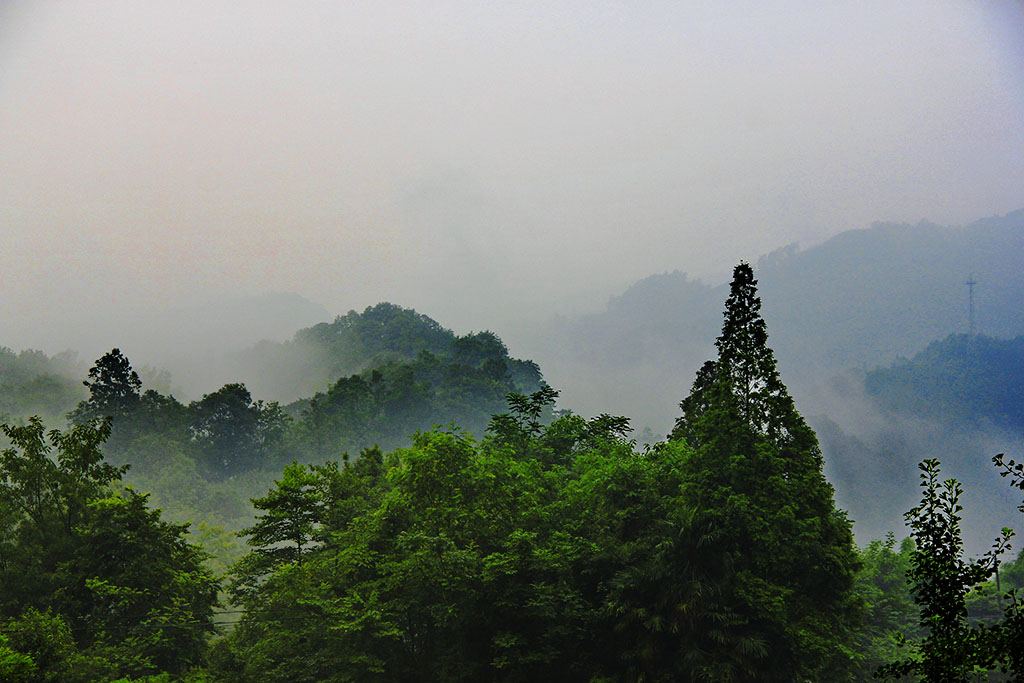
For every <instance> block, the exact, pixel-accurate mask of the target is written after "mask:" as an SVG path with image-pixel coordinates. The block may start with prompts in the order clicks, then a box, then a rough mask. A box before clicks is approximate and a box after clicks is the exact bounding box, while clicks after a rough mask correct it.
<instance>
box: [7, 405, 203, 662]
mask: <svg viewBox="0 0 1024 683" xmlns="http://www.w3.org/2000/svg"><path fill="white" fill-rule="evenodd" d="M0 428H2V430H3V433H4V434H5V435H6V436H7V438H8V440H9V441H10V443H11V446H10V448H7V449H5V450H4V451H3V452H2V453H0V525H2V528H0V538H2V539H3V541H2V544H0V618H6V619H7V620H8V621H7V622H6V625H5V626H4V627H3V628H2V629H0V630H2V631H3V632H4V633H6V634H7V636H8V640H9V642H10V643H12V644H13V645H11V647H14V648H15V649H17V650H18V651H20V652H22V653H24V654H27V655H29V656H30V657H31V658H32V660H33V661H34V663H35V665H36V670H37V673H39V675H45V676H50V675H51V674H52V675H53V676H54V678H52V680H110V679H112V678H117V677H118V676H121V675H136V676H137V675H142V674H146V673H153V672H157V671H168V672H172V673H178V672H181V671H183V670H184V669H185V668H187V667H188V666H191V665H192V664H195V663H197V662H198V661H199V658H200V656H201V653H202V651H203V649H204V646H205V641H206V638H207V636H208V635H209V634H210V633H211V632H212V624H211V616H212V609H213V606H214V604H215V603H216V590H217V587H216V583H215V582H214V581H213V580H212V578H211V577H210V575H209V573H208V572H207V571H206V570H205V569H204V568H203V566H202V561H203V559H204V556H203V554H202V553H201V551H199V549H198V548H196V547H195V546H193V545H191V544H189V543H187V542H186V541H185V538H184V536H185V531H186V527H185V526H176V525H171V524H167V523H166V522H163V521H161V519H160V513H159V511H156V510H151V509H149V508H148V507H147V504H146V496H144V495H140V494H138V493H136V492H134V491H133V490H131V489H123V490H120V491H118V490H117V489H116V488H115V487H116V486H117V484H118V483H119V478H120V476H121V475H122V474H123V473H124V471H125V469H126V468H123V467H122V468H115V467H113V466H111V465H109V464H107V463H105V462H104V461H103V454H102V452H101V451H100V446H101V444H102V443H103V441H104V439H106V437H107V436H108V435H109V433H110V420H109V419H108V420H103V421H98V422H93V423H87V424H81V425H76V426H74V427H73V428H72V429H71V430H70V431H68V432H66V433H61V432H60V431H58V430H52V431H50V432H49V433H46V432H45V430H44V428H43V425H42V422H41V421H40V420H39V419H38V418H32V419H31V420H30V421H29V423H28V424H27V425H24V426H9V425H3V426H2V427H0ZM38 610H46V612H45V613H43V612H39V611H38ZM41 620H43V621H46V623H48V624H50V625H48V626H47V625H43V626H39V624H40V623H42V621H41ZM60 624H63V625H64V626H60ZM61 629H64V630H66V631H67V632H68V633H70V634H72V635H73V639H71V637H70V636H69V637H68V638H63V637H62V639H61V640H60V642H59V643H57V645H54V644H52V643H51V644H50V645H46V647H44V646H43V645H42V644H39V643H37V641H39V638H41V637H42V636H41V635H40V634H48V636H52V637H56V635H59V634H60V633H64V631H63V630H61ZM27 634H36V635H34V636H32V637H31V638H30V637H29V635H27ZM33 638H35V640H33ZM39 642H42V641H39ZM46 642H50V641H46ZM53 642H56V641H53ZM26 643H27V644H26ZM33 643H35V644H33ZM58 645H59V646H60V647H59V648H58ZM47 648H49V649H47ZM55 648H56V649H55ZM51 650H53V651H54V652H56V651H57V650H59V651H60V652H61V653H63V654H60V656H57V655H55V654H52V653H50V654H47V653H48V652H50V651H51ZM72 650H73V651H74V652H75V653H76V654H75V655H74V657H72V656H71V655H68V654H67V653H68V652H71V651H72ZM69 659H74V660H75V661H74V663H73V666H72V664H67V667H70V668H69V671H71V673H68V672H65V671H64V669H63V668H61V667H64V664H60V665H59V666H58V664H55V663H53V662H64V661H65V660H69ZM72 669H73V671H72ZM83 671H84V672H86V673H82V672H83ZM53 672H56V673H53ZM74 672H78V673H74ZM43 680H50V679H46V678H44V679H43Z"/></svg>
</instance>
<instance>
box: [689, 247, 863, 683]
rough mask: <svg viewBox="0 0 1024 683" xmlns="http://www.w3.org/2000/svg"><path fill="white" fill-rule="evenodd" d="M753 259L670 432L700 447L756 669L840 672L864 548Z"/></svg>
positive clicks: (769, 676)
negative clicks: (780, 364) (827, 468)
mask: <svg viewBox="0 0 1024 683" xmlns="http://www.w3.org/2000/svg"><path fill="white" fill-rule="evenodd" d="M760 308H761V301H760V299H759V298H758V296H757V281H756V280H755V279H754V273H753V270H752V269H751V267H750V266H749V265H748V264H746V263H740V264H739V265H738V266H736V268H735V270H734V272H733V281H732V287H731V291H730V294H729V298H728V300H727V301H726V310H725V320H724V323H723V325H722V334H721V336H720V337H719V338H718V340H717V342H716V346H717V347H718V358H717V360H715V361H709V362H708V363H706V364H705V365H704V367H702V368H701V370H700V371H699V372H698V374H697V378H696V381H695V382H694V386H693V390H692V391H691V393H690V395H689V396H688V397H687V398H685V399H684V400H683V401H682V403H681V404H680V407H681V408H682V410H683V415H682V417H680V418H679V420H678V421H677V423H676V426H675V429H674V430H673V432H672V435H671V437H672V438H680V437H681V438H684V439H686V440H687V441H688V442H689V444H690V445H691V446H693V447H694V448H695V452H694V456H693V457H692V458H691V460H690V472H689V477H688V484H687V488H688V494H689V497H690V499H691V500H692V501H694V502H695V503H696V504H697V505H698V506H699V507H700V508H702V509H704V510H705V511H706V512H707V513H708V514H709V515H710V517H711V519H712V520H713V522H714V523H715V524H716V525H717V526H718V527H719V530H720V531H721V532H723V534H724V536H725V537H726V538H727V539H729V543H728V545H730V546H731V547H730V548H729V552H730V554H731V556H732V560H733V566H734V567H735V574H734V576H733V577H732V584H731V585H732V588H731V589H730V590H731V595H730V600H731V601H732V603H733V609H734V611H735V612H736V613H737V614H739V615H741V616H742V622H741V624H740V625H738V626H737V628H739V629H741V630H743V631H745V634H744V635H745V636H746V637H747V638H748V639H753V641H752V642H760V643H762V644H763V648H761V649H759V650H754V651H752V652H751V654H750V656H751V658H753V659H759V660H760V662H759V664H758V666H757V669H758V670H759V672H760V673H759V675H758V680H764V681H793V680H842V671H843V670H844V669H845V668H846V664H847V660H848V657H847V656H846V649H845V645H846V643H847V640H848V633H849V627H850V625H851V621H852V620H853V619H854V618H855V617H856V606H855V604H854V599H853V597H852V592H851V589H852V583H853V574H854V571H855V568H856V562H857V560H856V553H855V550H854V546H853V536H852V532H851V528H850V523H849V521H848V520H847V519H846V517H845V515H844V514H843V513H841V512H839V511H837V510H836V509H835V505H834V502H833V497H832V494H833V491H832V487H831V486H830V485H829V484H828V482H827V481H826V480H825V477H824V475H823V474H822V457H821V450H820V448H819V446H818V441H817V437H816V436H815V434H814V432H813V431H812V430H811V429H810V427H808V426H807V424H806V422H804V420H803V418H802V417H801V416H800V414H799V413H798V412H797V410H796V407H795V405H794V402H793V399H792V397H791V396H790V395H789V392H788V391H787V390H786V387H785V385H783V383H782V381H781V379H780V378H779V373H778V369H777V368H776V363H775V355H774V353H773V352H772V350H771V348H769V347H768V344H767V341H768V333H767V327H766V325H765V322H764V319H763V318H762V317H761V313H760Z"/></svg>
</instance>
